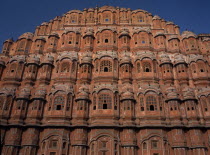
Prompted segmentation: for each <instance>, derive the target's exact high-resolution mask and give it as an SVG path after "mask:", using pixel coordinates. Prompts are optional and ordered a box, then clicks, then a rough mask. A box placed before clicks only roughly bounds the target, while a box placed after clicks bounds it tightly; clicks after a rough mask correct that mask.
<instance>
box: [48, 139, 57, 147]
mask: <svg viewBox="0 0 210 155" xmlns="http://www.w3.org/2000/svg"><path fill="white" fill-rule="evenodd" d="M57 147H58V141H57V140H51V141H50V145H49V148H51V149H56V148H57Z"/></svg>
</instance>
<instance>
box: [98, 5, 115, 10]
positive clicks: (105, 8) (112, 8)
mask: <svg viewBox="0 0 210 155" xmlns="http://www.w3.org/2000/svg"><path fill="white" fill-rule="evenodd" d="M99 10H115V7H113V6H108V5H105V6H102V7H100V8H99Z"/></svg>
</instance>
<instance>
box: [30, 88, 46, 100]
mask: <svg viewBox="0 0 210 155" xmlns="http://www.w3.org/2000/svg"><path fill="white" fill-rule="evenodd" d="M46 95H47V90H46V88H45V87H42V86H40V87H38V88H37V89H36V90H35V92H34V94H33V96H32V98H33V99H43V100H44V99H45V97H46Z"/></svg>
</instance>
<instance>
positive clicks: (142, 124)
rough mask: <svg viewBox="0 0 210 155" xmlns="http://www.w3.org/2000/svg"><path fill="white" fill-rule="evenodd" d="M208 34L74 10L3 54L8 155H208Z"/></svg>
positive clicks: (1, 91) (2, 121)
mask: <svg viewBox="0 0 210 155" xmlns="http://www.w3.org/2000/svg"><path fill="white" fill-rule="evenodd" d="M209 65H210V34H200V35H196V34H194V33H193V32H190V31H184V32H183V33H182V34H180V31H179V26H177V25H175V24H174V23H173V22H168V21H165V20H164V19H161V18H160V17H159V16H153V15H152V14H150V13H148V12H147V11H144V10H131V9H126V8H119V7H111V6H103V7H100V8H98V7H97V8H89V9H84V10H83V11H79V10H72V11H69V12H67V13H66V14H64V15H63V16H60V17H56V18H55V19H53V20H51V21H49V22H44V23H42V24H41V25H40V26H38V27H37V28H36V30H35V33H29V32H27V33H24V34H23V35H21V36H20V37H19V38H18V39H17V41H13V40H11V39H9V40H6V41H5V42H4V44H3V50H2V53H1V54H0V78H1V80H0V125H1V126H0V129H1V143H0V151H1V154H2V155H18V154H20V155H36V154H38V155H86V154H87V155H208V154H210V87H209V84H210V81H209V78H210V68H209Z"/></svg>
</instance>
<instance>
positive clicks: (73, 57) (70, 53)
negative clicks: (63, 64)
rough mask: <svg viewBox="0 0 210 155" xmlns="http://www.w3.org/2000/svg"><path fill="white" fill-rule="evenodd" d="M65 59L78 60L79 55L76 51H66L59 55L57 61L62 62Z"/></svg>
mask: <svg viewBox="0 0 210 155" xmlns="http://www.w3.org/2000/svg"><path fill="white" fill-rule="evenodd" d="M63 59H70V60H78V54H77V52H75V51H64V52H62V53H60V54H59V56H58V58H57V61H62V60H63Z"/></svg>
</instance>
